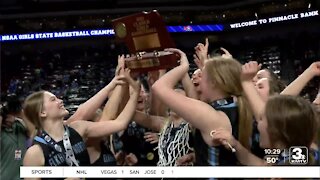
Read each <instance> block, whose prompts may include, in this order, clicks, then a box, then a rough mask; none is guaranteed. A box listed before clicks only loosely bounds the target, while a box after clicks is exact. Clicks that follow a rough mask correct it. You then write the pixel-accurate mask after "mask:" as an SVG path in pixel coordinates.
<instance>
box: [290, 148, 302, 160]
mask: <svg viewBox="0 0 320 180" xmlns="http://www.w3.org/2000/svg"><path fill="white" fill-rule="evenodd" d="M292 152H293V153H295V154H293V155H292V158H293V159H296V160H297V159H302V157H303V154H301V153H302V149H300V148H294V149H293V150H292Z"/></svg>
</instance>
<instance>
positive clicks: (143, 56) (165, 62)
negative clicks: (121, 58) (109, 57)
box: [125, 51, 180, 72]
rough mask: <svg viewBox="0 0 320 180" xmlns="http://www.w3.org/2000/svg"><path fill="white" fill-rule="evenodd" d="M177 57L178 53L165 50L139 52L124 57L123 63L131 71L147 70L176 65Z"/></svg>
mask: <svg viewBox="0 0 320 180" xmlns="http://www.w3.org/2000/svg"><path fill="white" fill-rule="evenodd" d="M179 59H180V57H179V55H177V54H174V53H171V52H166V51H155V52H153V53H143V52H139V53H137V55H136V56H131V57H129V58H125V64H126V67H127V68H129V69H131V71H132V72H148V71H155V70H159V69H168V68H173V67H176V66H177V65H179V63H178V60H179Z"/></svg>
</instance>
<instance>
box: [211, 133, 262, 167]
mask: <svg viewBox="0 0 320 180" xmlns="http://www.w3.org/2000/svg"><path fill="white" fill-rule="evenodd" d="M213 141H216V142H219V143H220V144H223V145H224V146H225V148H226V149H230V147H229V145H228V144H227V142H228V143H230V145H231V146H232V147H234V148H235V149H236V152H235V153H236V156H237V159H238V161H239V162H240V163H241V164H242V165H247V166H265V165H268V164H267V163H266V162H265V161H264V160H263V159H260V158H258V157H257V156H255V155H254V154H252V153H251V152H250V151H248V150H247V149H246V148H245V147H243V146H242V145H241V143H240V142H239V141H237V140H236V139H235V138H234V137H233V136H232V134H231V133H230V132H229V131H226V130H224V129H217V130H215V132H214V133H213Z"/></svg>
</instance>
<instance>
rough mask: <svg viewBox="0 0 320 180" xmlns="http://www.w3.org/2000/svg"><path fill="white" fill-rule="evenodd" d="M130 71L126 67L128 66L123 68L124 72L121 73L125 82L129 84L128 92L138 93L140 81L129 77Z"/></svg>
mask: <svg viewBox="0 0 320 180" xmlns="http://www.w3.org/2000/svg"><path fill="white" fill-rule="evenodd" d="M130 72H131V70H130V69H128V68H126V69H125V70H124V73H123V75H124V77H125V79H126V81H127V82H128V83H129V85H130V88H129V91H130V94H134V93H137V94H139V93H140V88H141V83H140V82H139V81H138V80H137V81H135V80H134V79H133V78H132V77H131V75H130Z"/></svg>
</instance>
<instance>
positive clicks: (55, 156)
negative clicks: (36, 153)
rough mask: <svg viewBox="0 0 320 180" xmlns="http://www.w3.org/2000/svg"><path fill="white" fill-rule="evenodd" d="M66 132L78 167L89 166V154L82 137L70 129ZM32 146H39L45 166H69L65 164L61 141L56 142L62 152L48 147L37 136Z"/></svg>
mask: <svg viewBox="0 0 320 180" xmlns="http://www.w3.org/2000/svg"><path fill="white" fill-rule="evenodd" d="M67 130H68V131H69V139H70V143H71V145H72V149H73V152H74V155H75V159H76V160H77V161H78V163H79V166H89V165H90V159H89V154H88V151H87V147H86V145H85V143H84V141H83V139H82V137H81V136H80V135H79V134H78V132H77V131H76V130H74V129H73V128H71V127H67ZM34 144H39V145H40V147H41V149H42V151H43V155H44V158H45V164H44V165H45V166H69V165H68V164H67V162H66V154H65V152H66V151H65V148H64V145H63V141H62V140H61V141H59V142H57V144H58V145H59V146H60V147H61V149H62V152H59V151H57V150H56V149H54V148H52V147H51V146H49V145H48V144H47V142H46V141H45V140H44V139H43V138H41V137H39V136H36V137H35V139H34Z"/></svg>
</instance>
